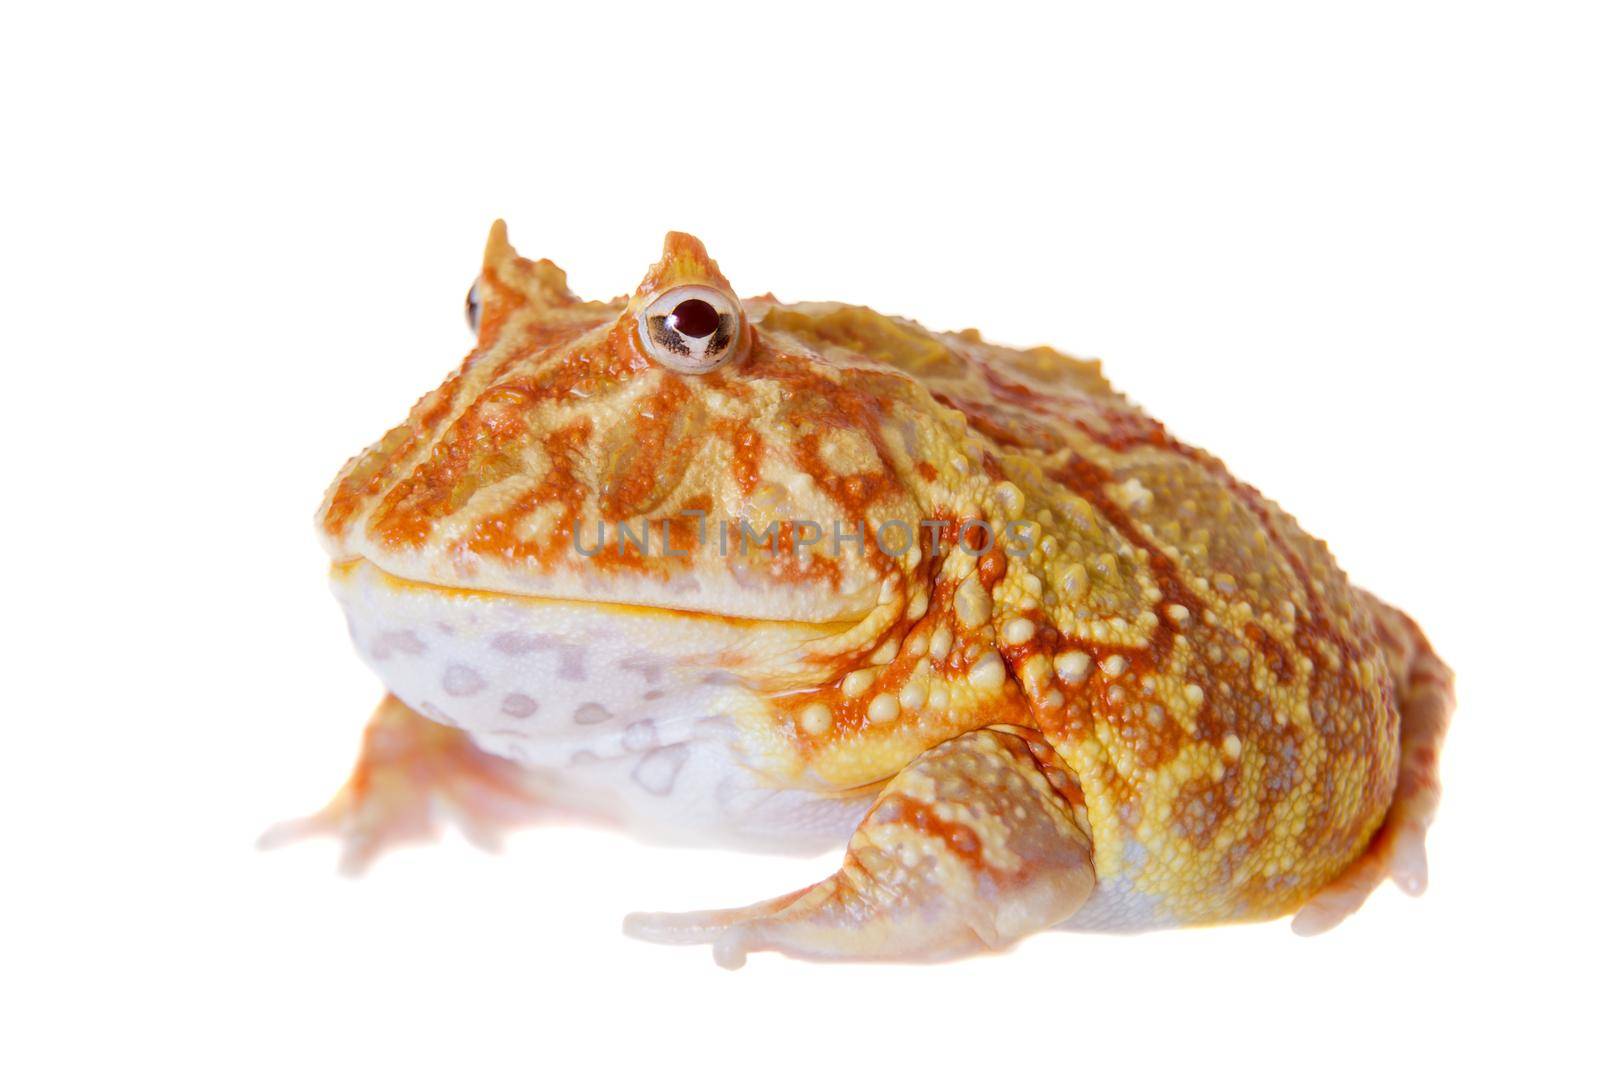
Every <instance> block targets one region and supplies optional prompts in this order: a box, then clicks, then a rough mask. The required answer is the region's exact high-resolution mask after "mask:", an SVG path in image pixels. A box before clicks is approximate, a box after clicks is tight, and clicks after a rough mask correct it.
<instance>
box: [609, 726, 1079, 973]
mask: <svg viewBox="0 0 1600 1067" xmlns="http://www.w3.org/2000/svg"><path fill="white" fill-rule="evenodd" d="M1094 883H1095V876H1094V867H1093V864H1092V862H1091V857H1090V843H1089V837H1088V835H1087V833H1086V832H1085V831H1084V829H1083V828H1082V827H1081V826H1080V825H1079V824H1078V822H1077V821H1076V819H1075V818H1074V816H1073V812H1072V808H1071V806H1070V804H1069V803H1068V802H1067V800H1066V799H1065V797H1064V796H1063V795H1062V794H1061V793H1060V792H1059V791H1058V790H1057V789H1056V788H1055V786H1053V785H1052V784H1051V779H1050V777H1049V775H1048V774H1047V769H1046V768H1045V767H1043V766H1041V765H1040V764H1039V763H1038V762H1036V761H1035V759H1034V757H1033V755H1032V754H1031V752H1030V750H1029V746H1028V744H1027V742H1026V741H1025V740H1023V739H1022V738H1020V737H1017V736H1015V735H1013V734H1011V733H1007V732H1002V731H999V730H990V729H983V730H977V731H974V732H972V733H969V734H964V735H962V736H961V737H958V738H955V739H954V740H951V741H947V742H945V743H944V744H942V745H939V746H938V747H936V748H933V749H931V750H929V751H928V752H926V753H924V754H923V755H922V756H920V757H918V758H917V759H916V760H915V761H914V762H913V763H912V764H911V765H910V766H908V767H907V768H906V769H905V770H904V771H902V772H900V774H898V775H897V776H895V778H894V779H893V780H891V781H890V782H889V784H888V785H887V787H885V788H884V790H883V792H882V793H881V794H880V795H879V797H878V800H877V802H876V803H875V804H874V805H873V806H872V808H871V809H870V810H869V811H868V813H867V815H866V817H865V818H864V819H863V820H862V822H861V825H860V826H859V827H858V828H857V829H856V832H855V834H854V835H853V836H852V837H851V840H850V844H849V848H848V849H847V851H846V854H845V859H844V864H843V866H842V867H841V869H840V870H839V871H838V872H837V873H836V874H834V875H832V876H831V877H829V878H826V879H824V880H823V881H821V882H819V883H817V884H816V885H814V886H812V887H810V888H809V889H802V890H800V891H798V892H795V893H790V894H788V895H786V896H782V897H778V898H776V899H774V900H769V901H766V902H764V903H761V904H755V905H752V906H750V907H746V908H734V909H729V910H726V911H705V912H690V913H683V914H636V915H630V916H629V917H628V919H627V922H626V925H625V929H626V931H627V932H628V933H630V934H632V935H633V936H635V937H641V938H644V939H646V940H650V941H661V942H667V943H677V944H687V943H710V944H711V945H712V946H713V952H714V954H715V957H716V960H717V962H718V963H720V964H722V965H723V966H725V967H737V966H739V965H740V964H742V963H743V962H744V959H745V956H746V954H747V953H749V952H752V951H757V950H761V949H773V950H776V951H779V952H784V953H787V954H789V955H792V956H802V957H808V958H815V959H852V960H910V959H923V960H927V959H947V958H950V957H955V956H963V955H968V954H970V953H974V952H981V951H985V950H998V949H1003V948H1006V947H1008V946H1009V945H1011V944H1013V943H1014V942H1016V941H1017V940H1019V939H1020V938H1022V937H1025V936H1027V935H1028V934H1031V933H1034V932H1036V931H1039V930H1043V929H1045V928H1047V927H1050V926H1054V925H1056V924H1057V923H1060V922H1062V921H1063V920H1065V919H1066V918H1068V917H1069V916H1070V915H1072V913H1073V912H1075V911H1076V910H1077V909H1078V908H1079V907H1080V906H1081V905H1082V904H1083V902H1084V901H1085V900H1087V899H1088V897H1089V894H1090V892H1091V891H1092V890H1093V888H1094Z"/></svg>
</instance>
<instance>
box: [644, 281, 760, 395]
mask: <svg viewBox="0 0 1600 1067" xmlns="http://www.w3.org/2000/svg"><path fill="white" fill-rule="evenodd" d="M743 334H744V315H743V313H742V312H741V311H740V309H739V305H738V303H737V302H736V301H735V300H733V298H731V297H730V296H728V294H726V293H723V292H721V291H719V290H717V289H713V288H711V287H709V286H705V285H680V286H678V287H677V288H675V289H669V290H667V291H666V292H665V293H662V294H661V295H660V296H658V297H656V298H655V299H654V300H652V301H651V302H650V306H649V307H647V308H645V309H644V310H643V311H641V312H639V340H640V341H641V342H642V343H643V344H644V347H645V350H646V351H647V352H649V353H650V355H651V356H652V357H654V358H655V360H656V362H657V363H661V364H663V365H664V366H667V367H670V368H672V369H673V370H678V371H683V372H684V373H685V374H704V373H705V372H706V371H709V370H715V369H717V368H718V367H720V366H722V365H723V364H724V363H727V362H728V361H729V360H731V359H733V357H734V356H736V355H738V349H739V343H740V340H741V338H742V336H743Z"/></svg>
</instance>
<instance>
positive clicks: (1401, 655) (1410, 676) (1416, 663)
mask: <svg viewBox="0 0 1600 1067" xmlns="http://www.w3.org/2000/svg"><path fill="white" fill-rule="evenodd" d="M1368 603H1369V605H1370V606H1371V609H1372V612H1373V616H1374V618H1375V619H1376V620H1377V623H1378V636H1379V639H1380V641H1381V642H1382V644H1383V647H1384V649H1385V651H1386V652H1387V653H1388V656H1389V659H1390V665H1391V668H1392V669H1393V670H1394V673H1395V677H1397V678H1403V679H1405V681H1404V682H1403V683H1402V685H1401V686H1400V692H1399V697H1400V774H1399V778H1398V780H1397V781H1396V783H1395V791H1394V799H1393V800H1392V801H1391V802H1390V804H1389V814H1388V815H1387V816H1386V817H1385V818H1384V821H1383V825H1382V826H1380V827H1379V828H1378V832H1377V833H1376V834H1374V835H1373V838H1372V841H1371V843H1370V844H1369V845H1368V846H1367V850H1366V852H1365V853H1363V854H1362V855H1361V857H1360V858H1358V859H1357V860H1356V861H1355V862H1354V863H1352V864H1351V865H1350V866H1349V867H1348V868H1347V869H1346V870H1345V871H1344V872H1343V873H1342V874H1340V875H1339V876H1338V877H1337V878H1335V879H1334V880H1333V881H1332V882H1330V883H1329V884H1328V885H1326V886H1324V887H1323V889H1322V890H1321V891H1320V892H1319V893H1318V894H1317V895H1316V896H1315V897H1312V898H1311V900H1310V901H1309V902H1308V903H1307V904H1306V905H1305V906H1304V907H1303V908H1301V909H1300V912H1299V913H1298V914H1297V915H1295V917H1294V931H1295V933H1297V934H1320V933H1322V932H1323V931H1325V930H1330V929H1332V928H1333V927H1335V926H1337V925H1338V924H1339V923H1341V922H1343V921H1344V920H1345V919H1346V918H1347V917H1348V916H1349V915H1350V914H1351V913H1353V912H1354V911H1355V910H1356V909H1357V908H1359V907H1361V905H1362V903H1363V902H1364V901H1365V900H1366V899H1367V897H1368V896H1369V895H1370V894H1371V893H1372V891H1373V890H1374V889H1376V888H1378V886H1380V885H1382V884H1383V880H1384V879H1385V878H1393V879H1394V882H1395V884H1396V885H1398V886H1399V887H1400V888H1401V890H1403V891H1404V892H1406V893H1409V894H1410V895H1411V896H1417V895H1419V894H1420V893H1422V891H1423V890H1424V889H1426V888H1427V886H1428V856H1427V852H1426V850H1425V847H1424V840H1425V837H1426V835H1427V832H1428V824H1429V823H1431V822H1432V821H1433V814H1434V811H1435V810H1436V809H1437V808H1438V806H1439V750H1440V748H1441V747H1442V745H1443V744H1444V735H1445V731H1446V730H1447V729H1448V727H1449V725H1450V713H1451V711H1452V710H1454V708H1455V687H1454V675H1453V674H1452V673H1451V671H1450V668H1449V667H1447V666H1445V664H1444V661H1443V660H1441V659H1440V658H1439V657H1438V655H1437V654H1435V653H1434V651H1433V648H1432V647H1431V646H1430V645H1429V644H1428V640H1427V638H1426V637H1424V636H1423V635H1422V630H1421V629H1420V628H1419V627H1418V626H1417V624H1416V623H1414V622H1412V621H1411V619H1410V618H1408V617H1407V616H1406V615H1405V614H1404V613H1402V612H1400V611H1397V610H1396V609H1394V608H1391V607H1390V606H1389V605H1387V604H1385V603H1383V602H1382V601H1380V600H1378V599H1377V598H1376V597H1372V596H1370V595H1369V596H1368Z"/></svg>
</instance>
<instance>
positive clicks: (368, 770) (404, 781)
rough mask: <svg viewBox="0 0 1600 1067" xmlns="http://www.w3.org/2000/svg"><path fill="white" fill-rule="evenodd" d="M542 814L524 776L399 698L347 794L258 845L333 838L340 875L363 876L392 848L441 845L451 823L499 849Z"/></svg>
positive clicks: (382, 713) (369, 743) (386, 710)
mask: <svg viewBox="0 0 1600 1067" xmlns="http://www.w3.org/2000/svg"><path fill="white" fill-rule="evenodd" d="M542 808H543V805H542V804H541V802H540V800H539V798H538V797H537V796H536V795H535V794H534V792H533V790H532V789H531V788H530V785H529V781H528V777H527V775H526V773H525V772H524V771H523V770H522V768H520V767H518V766H517V765H515V764H513V763H511V762H509V761H507V760H503V759H500V758H499V757H497V756H492V755H490V754H489V753H487V752H484V751H482V750H481V749H479V748H478V747H477V746H475V745H474V744H473V743H472V741H471V739H469V738H468V737H467V735H466V734H464V733H462V732H461V731H459V730H454V729H451V728H450V727H447V726H441V725H439V724H438V723H435V722H432V721H430V720H428V719H425V718H423V717H422V716H420V715H418V714H416V713H415V712H413V711H412V710H411V709H410V708H408V707H406V706H405V705H404V704H403V703H401V702H400V700H399V699H398V698H397V697H395V696H393V695H390V696H387V697H385V698H384V700H383V703H381V704H379V705H378V710H377V711H376V712H375V713H374V714H373V717H372V721H371V722H370V723H369V724H368V726H367V731H366V736H365V738H364V739H363V742H362V747H361V756H360V758H359V760H358V761H357V763H356V767H355V770H354V771H353V772H351V775H350V779H349V781H347V782H346V783H345V785H344V788H342V789H340V790H339V792H338V794H337V795H335V796H334V798H333V800H331V801H330V802H329V803H328V805H327V806H326V807H324V808H323V809H322V810H321V811H319V812H316V813H315V814H313V815H309V816H307V817H305V818H301V819H293V820H290V821H288V822H283V823H279V824H278V825H276V826H274V827H272V828H271V829H269V830H268V831H267V832H266V833H264V834H262V835H261V838H260V841H259V844H260V845H261V846H262V847H264V848H271V847H274V846H277V845H282V844H286V843H288V842H291V841H298V840H301V839H304V838H307V837H317V836H324V835H325V836H331V837H334V838H337V839H338V840H339V841H340V842H341V843H342V845H343V851H342V855H341V857H340V862H339V869H340V871H341V872H343V873H345V874H352V875H354V874H360V873H361V872H362V871H363V870H365V869H366V868H367V867H368V866H369V865H370V864H371V863H372V861H373V860H374V859H376V858H377V857H378V856H379V855H381V854H382V853H384V852H386V851H388V850H389V849H391V848H394V847H396V846H399V845H404V844H409V843H413V842H418V841H426V840H431V839H433V838H435V837H437V836H438V833H439V829H440V827H441V826H442V824H444V823H445V822H450V823H454V824H455V825H456V826H457V827H458V828H459V829H460V830H461V832H462V834H463V835H465V836H466V837H467V839H468V840H470V841H472V842H473V843H474V844H476V845H478V846H480V847H482V848H486V849H494V848H496V847H498V845H499V843H500V839H501V837H502V836H503V834H504V833H505V831H506V830H508V829H510V828H513V827H515V826H518V825H522V824H524V823H527V822H529V821H531V820H532V819H533V817H534V816H535V815H536V814H537V813H538V812H539V811H540V810H541V809H542Z"/></svg>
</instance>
